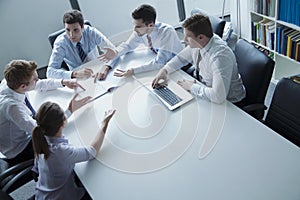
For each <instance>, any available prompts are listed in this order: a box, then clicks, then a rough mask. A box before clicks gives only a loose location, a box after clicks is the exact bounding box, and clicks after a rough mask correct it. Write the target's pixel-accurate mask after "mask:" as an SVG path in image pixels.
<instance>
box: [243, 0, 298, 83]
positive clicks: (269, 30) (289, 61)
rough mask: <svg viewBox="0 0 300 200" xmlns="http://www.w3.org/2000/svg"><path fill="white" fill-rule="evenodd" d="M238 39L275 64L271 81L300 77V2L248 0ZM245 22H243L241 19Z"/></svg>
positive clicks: (295, 0) (290, 0)
mask: <svg viewBox="0 0 300 200" xmlns="http://www.w3.org/2000/svg"><path fill="white" fill-rule="evenodd" d="M247 3H248V4H247V6H246V7H245V8H244V10H242V12H243V11H246V13H247V14H244V15H241V17H242V23H247V24H248V25H249V26H248V27H247V26H246V28H245V27H244V28H243V29H242V33H241V36H242V37H244V38H246V39H247V40H249V41H251V42H252V43H253V44H254V45H255V46H257V47H258V48H259V49H262V51H264V52H265V53H266V54H268V55H269V56H270V57H271V58H272V59H274V60H275V63H276V64H275V69H274V73H273V80H275V81H277V80H279V79H280V78H282V77H287V76H291V75H295V74H300V1H299V0H248V2H247ZM247 17H248V19H246V18H247ZM243 18H244V19H243Z"/></svg>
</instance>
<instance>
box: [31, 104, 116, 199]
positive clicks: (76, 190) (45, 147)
mask: <svg viewBox="0 0 300 200" xmlns="http://www.w3.org/2000/svg"><path fill="white" fill-rule="evenodd" d="M114 113H115V110H108V111H106V112H105V116H104V119H103V121H102V126H101V128H100V130H99V133H98V134H97V135H96V137H95V138H94V140H93V141H92V142H91V144H90V146H86V147H74V146H70V145H69V144H68V140H67V139H66V138H64V136H63V135H62V131H63V129H64V128H65V127H66V124H67V120H66V117H65V114H64V112H63V110H62V109H61V108H60V107H59V105H57V104H56V103H52V102H46V103H44V104H42V105H41V107H40V108H39V110H38V112H37V114H36V121H37V126H36V127H35V128H34V130H33V133H32V143H33V148H34V154H35V158H36V162H35V167H34V169H33V171H35V172H36V173H38V174H39V177H38V182H37V185H36V194H35V197H36V199H81V198H82V197H83V195H84V192H85V191H84V188H80V187H77V186H76V184H75V181H74V173H73V168H74V166H75V163H78V162H83V161H88V160H91V159H93V158H94V157H95V156H96V154H97V152H98V151H99V149H100V147H101V145H102V143H103V139H104V136H105V132H106V129H107V126H108V123H109V121H110V119H111V118H112V116H113V115H114Z"/></svg>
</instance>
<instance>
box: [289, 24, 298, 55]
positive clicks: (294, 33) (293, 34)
mask: <svg viewBox="0 0 300 200" xmlns="http://www.w3.org/2000/svg"><path fill="white" fill-rule="evenodd" d="M298 33H299V32H298V31H296V30H293V31H292V32H290V33H289V34H287V47H286V56H287V57H289V58H293V56H292V50H293V44H292V38H294V36H295V35H297V34H298Z"/></svg>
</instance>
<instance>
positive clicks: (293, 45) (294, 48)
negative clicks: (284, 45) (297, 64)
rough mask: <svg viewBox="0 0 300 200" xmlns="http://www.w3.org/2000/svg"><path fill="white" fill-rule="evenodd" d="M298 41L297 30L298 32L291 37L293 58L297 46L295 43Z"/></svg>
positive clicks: (299, 36)
mask: <svg viewBox="0 0 300 200" xmlns="http://www.w3.org/2000/svg"><path fill="white" fill-rule="evenodd" d="M298 42H300V32H299V31H298V33H297V34H296V35H294V36H293V37H291V46H292V47H291V48H292V49H291V50H292V51H291V58H292V59H294V60H297V59H296V47H297V43H298Z"/></svg>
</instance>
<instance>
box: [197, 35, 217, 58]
mask: <svg viewBox="0 0 300 200" xmlns="http://www.w3.org/2000/svg"><path fill="white" fill-rule="evenodd" d="M214 38H215V35H213V36H212V37H211V38H210V40H209V42H208V43H207V44H206V45H205V47H203V48H202V49H200V53H201V55H202V54H203V53H205V52H208V51H209V49H210V48H211V46H212V44H213V40H214Z"/></svg>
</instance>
